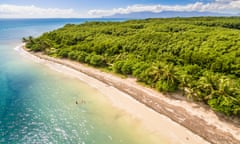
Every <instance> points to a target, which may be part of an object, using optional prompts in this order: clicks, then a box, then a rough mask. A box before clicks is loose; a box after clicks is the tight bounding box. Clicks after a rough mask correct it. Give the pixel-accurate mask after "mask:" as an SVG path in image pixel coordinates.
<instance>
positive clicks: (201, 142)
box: [17, 45, 240, 144]
mask: <svg viewBox="0 0 240 144" xmlns="http://www.w3.org/2000/svg"><path fill="white" fill-rule="evenodd" d="M23 46H24V45H21V46H20V47H18V48H17V50H18V51H19V52H20V53H21V54H22V55H24V56H26V57H27V58H30V59H31V60H33V61H35V62H38V63H41V64H44V65H47V66H49V67H50V68H52V69H54V70H57V71H59V72H62V73H64V74H67V75H69V76H72V77H76V78H78V79H79V80H81V81H83V82H85V83H87V84H88V85H90V86H92V87H94V88H96V89H97V90H98V91H99V92H101V93H103V94H104V95H106V96H107V97H108V98H109V99H110V100H111V102H112V104H113V105H114V106H115V107H117V108H119V109H122V110H124V111H126V112H127V113H129V114H131V115H132V116H133V117H134V118H136V119H138V120H139V121H140V122H141V123H142V125H143V126H144V127H145V128H146V129H148V130H149V131H151V132H152V133H153V134H154V135H159V136H161V137H165V138H166V139H167V140H168V141H169V143H172V144H178V143H179V144H181V143H182V144H205V143H216V144H225V143H226V144H237V143H240V128H239V127H236V125H234V124H232V123H227V122H225V121H221V120H219V118H218V117H217V115H216V114H215V113H214V112H212V111H211V110H210V109H206V108H202V107H201V108H200V107H199V106H198V105H197V104H195V103H191V102H188V101H185V100H176V99H172V98H169V97H167V96H164V95H163V94H161V93H159V92H156V91H155V90H153V89H149V88H146V87H143V86H140V85H139V84H137V83H136V82H135V81H134V80H132V79H122V78H119V77H116V76H114V75H112V74H109V73H105V72H102V71H100V70H98V69H95V68H92V67H88V66H85V65H82V64H79V63H76V62H73V61H69V60H65V59H55V58H51V57H48V56H46V55H42V54H41V53H31V52H28V51H26V50H24V49H23Z"/></svg>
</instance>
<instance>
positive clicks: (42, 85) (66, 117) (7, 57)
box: [0, 19, 161, 144]
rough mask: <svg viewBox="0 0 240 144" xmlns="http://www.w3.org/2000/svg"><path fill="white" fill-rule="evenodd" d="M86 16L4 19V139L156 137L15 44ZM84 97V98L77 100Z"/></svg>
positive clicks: (0, 38) (141, 142) (91, 142)
mask: <svg viewBox="0 0 240 144" xmlns="http://www.w3.org/2000/svg"><path fill="white" fill-rule="evenodd" d="M86 20H87V19H34V20H31V19H25V20H23V19H16V20H13V19H12V20H11V19H0V143H1V144H8V143H9V144H15V143H16V144H23V143H24V144H25V143H27V144H32V143H34V144H36V143H39V144H45V143H46V144H48V143H53V144H57V143H59V144H60V143H64V144H68V143H69V144H77V143H79V144H148V143H151V144H152V143H154V141H153V140H152V139H151V138H150V137H151V134H150V133H148V132H146V131H144V130H143V129H142V128H141V127H139V125H138V123H137V122H136V121H134V120H133V119H131V118H130V116H127V115H126V114H125V113H123V112H122V111H121V110H119V109H116V108H114V107H113V106H111V104H110V103H109V101H108V99H107V98H106V97H105V96H104V95H102V94H100V93H99V92H98V91H97V90H95V89H93V88H91V87H89V86H88V85H86V84H84V83H82V82H80V81H78V80H76V79H74V78H71V77H68V76H66V75H63V74H61V73H58V72H56V71H53V70H51V69H49V68H48V67H46V66H44V65H41V64H38V63H34V62H32V61H31V60H29V59H27V58H24V57H23V56H21V55H20V54H19V53H18V52H17V51H15V50H14V48H15V47H16V46H17V45H19V44H20V43H21V38H22V37H23V36H29V35H33V36H37V35H39V34H41V33H42V32H46V31H49V30H52V29H55V28H58V27H60V26H63V25H64V24H65V23H82V22H84V21H86ZM88 21H89V20H88ZM83 99H84V101H86V103H85V104H82V105H81V104H78V105H76V103H75V102H76V100H83ZM155 143H161V142H159V141H158V142H156V141H155Z"/></svg>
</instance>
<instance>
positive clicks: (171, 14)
mask: <svg viewBox="0 0 240 144" xmlns="http://www.w3.org/2000/svg"><path fill="white" fill-rule="evenodd" d="M199 16H233V15H230V14H222V13H213V12H197V11H192V12H187V11H163V12H159V13H154V12H148V11H145V12H133V13H129V14H114V15H112V16H107V17H104V18H134V19H145V18H168V17H199Z"/></svg>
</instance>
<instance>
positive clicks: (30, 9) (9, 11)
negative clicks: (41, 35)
mask: <svg viewBox="0 0 240 144" xmlns="http://www.w3.org/2000/svg"><path fill="white" fill-rule="evenodd" d="M0 17H1V18H56V17H58V18H69V17H79V15H78V14H77V13H75V12H74V10H73V9H58V8H39V7H36V6H34V5H32V6H18V5H8V4H0Z"/></svg>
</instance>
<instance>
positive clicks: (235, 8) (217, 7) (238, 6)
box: [88, 0, 240, 16]
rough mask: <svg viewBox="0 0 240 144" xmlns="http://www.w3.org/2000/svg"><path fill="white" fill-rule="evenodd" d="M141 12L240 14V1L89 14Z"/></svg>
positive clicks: (151, 6) (104, 13) (128, 8)
mask: <svg viewBox="0 0 240 144" xmlns="http://www.w3.org/2000/svg"><path fill="white" fill-rule="evenodd" d="M141 11H151V12H162V11H199V12H204V11H208V12H219V13H231V14H233V13H240V0H214V1H213V2H209V3H203V2H195V3H191V4H186V5H161V4H159V5H132V6H128V7H126V8H114V9H111V10H99V9H94V10H90V11H88V14H89V15H91V16H110V15H113V14H127V13H131V12H141Z"/></svg>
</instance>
